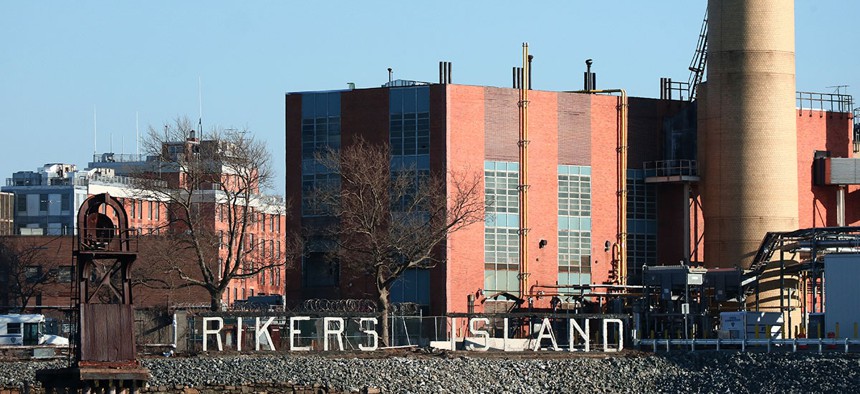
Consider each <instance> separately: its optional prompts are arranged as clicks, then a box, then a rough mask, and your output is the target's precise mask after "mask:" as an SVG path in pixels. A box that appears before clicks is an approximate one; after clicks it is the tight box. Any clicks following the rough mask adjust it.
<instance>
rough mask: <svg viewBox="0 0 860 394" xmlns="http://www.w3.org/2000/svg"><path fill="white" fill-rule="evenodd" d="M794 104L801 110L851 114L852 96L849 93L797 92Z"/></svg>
mask: <svg viewBox="0 0 860 394" xmlns="http://www.w3.org/2000/svg"><path fill="white" fill-rule="evenodd" d="M796 105H797V109H798V110H800V111H801V112H802V111H803V110H809V111H821V112H843V113H848V114H851V113H852V110H853V108H854V98H853V97H852V96H851V95H850V94H839V93H815V92H797V96H796Z"/></svg>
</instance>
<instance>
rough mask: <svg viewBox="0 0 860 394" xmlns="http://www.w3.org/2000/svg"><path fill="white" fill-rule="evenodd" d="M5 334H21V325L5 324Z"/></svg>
mask: <svg viewBox="0 0 860 394" xmlns="http://www.w3.org/2000/svg"><path fill="white" fill-rule="evenodd" d="M6 333H7V334H20V333H21V323H6Z"/></svg>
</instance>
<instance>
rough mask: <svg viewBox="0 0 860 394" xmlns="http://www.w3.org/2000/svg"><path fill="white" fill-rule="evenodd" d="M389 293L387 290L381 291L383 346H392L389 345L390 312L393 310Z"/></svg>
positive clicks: (382, 289) (381, 335)
mask: <svg viewBox="0 0 860 394" xmlns="http://www.w3.org/2000/svg"><path fill="white" fill-rule="evenodd" d="M388 295H389V291H388V289H387V288H384V287H383V288H381V289H379V308H380V309H382V322H381V323H382V333H381V334H380V339H382V346H390V343H389V340H388V339H389V327H388V312H389V310H390V309H391V302H390V301H389V299H388Z"/></svg>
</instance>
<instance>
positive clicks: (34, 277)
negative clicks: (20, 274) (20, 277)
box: [24, 265, 42, 283]
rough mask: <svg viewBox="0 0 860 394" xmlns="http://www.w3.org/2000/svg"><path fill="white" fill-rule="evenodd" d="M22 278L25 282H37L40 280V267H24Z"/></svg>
mask: <svg viewBox="0 0 860 394" xmlns="http://www.w3.org/2000/svg"><path fill="white" fill-rule="evenodd" d="M24 278H25V279H26V280H27V282H30V283H32V282H38V281H39V280H41V279H42V267H39V266H35V265H31V266H28V267H24Z"/></svg>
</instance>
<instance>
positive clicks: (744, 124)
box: [699, 0, 798, 268]
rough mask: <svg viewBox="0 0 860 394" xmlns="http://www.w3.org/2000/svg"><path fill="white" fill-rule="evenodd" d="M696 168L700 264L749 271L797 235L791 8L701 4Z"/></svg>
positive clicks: (780, 2) (722, 1) (721, 0)
mask: <svg viewBox="0 0 860 394" xmlns="http://www.w3.org/2000/svg"><path fill="white" fill-rule="evenodd" d="M708 17H709V20H708V78H707V84H706V88H705V89H704V97H703V99H704V100H702V101H703V104H704V105H702V107H703V108H701V113H700V119H699V125H700V126H702V127H701V128H700V130H701V131H700V139H701V140H702V143H700V144H699V160H700V161H701V162H702V166H701V168H702V169H701V176H702V205H703V210H704V212H703V213H704V219H705V262H706V264H707V265H708V266H710V267H732V266H735V265H740V266H741V267H744V268H747V267H749V265H750V263H751V261H752V258H753V256H754V254H755V252H756V250H757V249H758V247H759V245H760V243H761V240H762V238H763V237H764V235H765V233H767V232H768V231H781V230H793V229H796V228H797V223H798V207H797V192H798V187H797V125H796V120H795V117H796V112H795V77H794V76H795V67H794V1H793V0H709V1H708Z"/></svg>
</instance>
